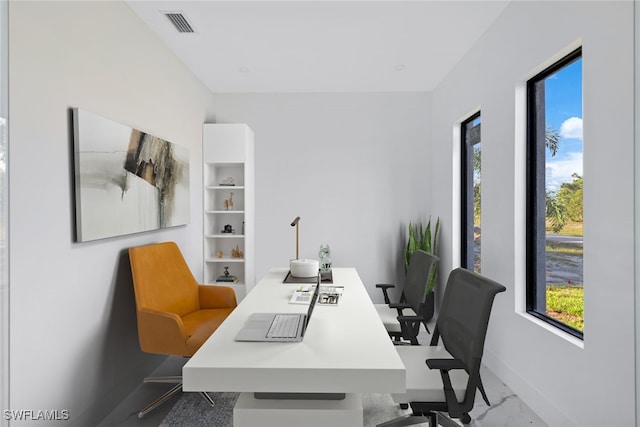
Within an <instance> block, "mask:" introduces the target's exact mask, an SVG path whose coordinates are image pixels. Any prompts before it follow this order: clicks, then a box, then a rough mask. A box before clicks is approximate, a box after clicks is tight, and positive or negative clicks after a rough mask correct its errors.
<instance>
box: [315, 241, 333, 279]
mask: <svg viewBox="0 0 640 427" xmlns="http://www.w3.org/2000/svg"><path fill="white" fill-rule="evenodd" d="M318 256H319V257H320V273H328V272H330V271H331V249H330V248H329V245H326V246H324V245H320V252H318Z"/></svg>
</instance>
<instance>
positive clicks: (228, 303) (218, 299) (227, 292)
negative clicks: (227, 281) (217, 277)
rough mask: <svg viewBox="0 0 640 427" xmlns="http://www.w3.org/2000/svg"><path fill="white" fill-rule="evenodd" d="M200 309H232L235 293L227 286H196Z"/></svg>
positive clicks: (235, 304)
mask: <svg viewBox="0 0 640 427" xmlns="http://www.w3.org/2000/svg"><path fill="white" fill-rule="evenodd" d="M198 297H199V298H200V308H234V307H235V306H237V305H238V303H237V302H236V293H235V292H234V290H233V288H231V287H229V286H218V285H215V286H209V285H198Z"/></svg>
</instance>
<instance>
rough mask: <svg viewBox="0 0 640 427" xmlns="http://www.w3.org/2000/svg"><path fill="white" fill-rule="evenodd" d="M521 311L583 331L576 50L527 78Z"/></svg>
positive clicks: (579, 97)
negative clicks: (523, 303) (524, 266)
mask: <svg viewBox="0 0 640 427" xmlns="http://www.w3.org/2000/svg"><path fill="white" fill-rule="evenodd" d="M527 102H528V119H527V126H528V128H527V132H528V141H527V156H528V158H527V160H528V162H527V302H526V305H527V311H528V312H529V313H531V314H532V315H534V316H536V317H538V318H541V319H543V320H545V321H547V322H548V323H550V324H552V325H554V326H556V327H558V328H560V329H562V330H564V331H566V332H568V333H571V334H572V335H574V336H576V337H579V338H583V334H584V322H583V321H584V312H583V309H584V293H583V286H582V276H583V257H582V253H583V248H582V235H583V220H582V206H583V204H582V188H583V173H582V153H583V143H582V50H581V49H577V50H575V51H574V52H572V53H571V54H569V55H567V56H566V57H565V58H563V59H562V60H560V61H559V62H557V63H556V64H554V65H552V66H551V67H549V68H547V69H546V70H544V71H543V72H542V73H540V74H538V75H537V76H535V77H534V78H533V79H531V80H529V82H528V83H527Z"/></svg>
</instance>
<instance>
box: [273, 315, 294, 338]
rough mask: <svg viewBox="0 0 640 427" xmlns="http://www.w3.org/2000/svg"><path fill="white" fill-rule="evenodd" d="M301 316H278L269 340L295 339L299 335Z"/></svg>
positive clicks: (274, 319) (274, 321)
mask: <svg viewBox="0 0 640 427" xmlns="http://www.w3.org/2000/svg"><path fill="white" fill-rule="evenodd" d="M299 322H300V315H299V314H276V316H275V317H274V318H273V322H272V323H271V327H270V328H269V331H268V332H267V338H295V337H296V336H297V335H298V323H299Z"/></svg>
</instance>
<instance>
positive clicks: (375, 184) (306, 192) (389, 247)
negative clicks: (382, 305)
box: [216, 93, 432, 301]
mask: <svg viewBox="0 0 640 427" xmlns="http://www.w3.org/2000/svg"><path fill="white" fill-rule="evenodd" d="M216 110H217V112H218V113H217V115H216V122H218V123H233V122H239V123H247V124H248V125H249V126H250V127H251V128H252V129H253V131H254V132H255V135H256V137H255V159H256V275H257V277H258V278H260V277H261V276H262V275H263V274H264V273H265V272H266V271H267V270H268V269H269V268H271V267H274V266H279V267H286V266H288V262H289V259H291V258H295V229H294V228H292V227H291V226H290V223H291V221H292V220H293V219H294V218H295V217H296V216H300V217H301V220H300V224H299V227H300V257H301V258H316V259H317V258H318V251H319V249H320V245H321V244H329V245H330V247H331V249H332V253H333V265H334V266H336V267H342V266H354V267H356V268H357V269H358V273H360V276H361V278H362V280H363V282H364V283H365V285H366V286H367V288H368V289H369V293H370V295H372V297H373V298H375V299H376V300H380V301H382V293H381V292H380V291H379V290H377V289H375V288H374V286H375V284H376V283H388V282H392V283H396V280H397V279H398V278H399V277H401V275H402V274H404V273H403V267H402V253H403V248H404V244H405V234H406V228H407V226H408V223H409V221H417V220H425V219H426V218H427V217H428V215H429V213H430V212H429V199H430V189H431V185H432V183H431V181H430V159H429V156H430V150H429V144H430V141H429V138H428V134H429V117H430V115H431V108H430V96H429V95H428V94H426V93H395V94H385V93H365V94H339V93H334V94H266V95H258V94H245V95H242V94H235V95H234V94H224V95H223V94H217V95H216Z"/></svg>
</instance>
